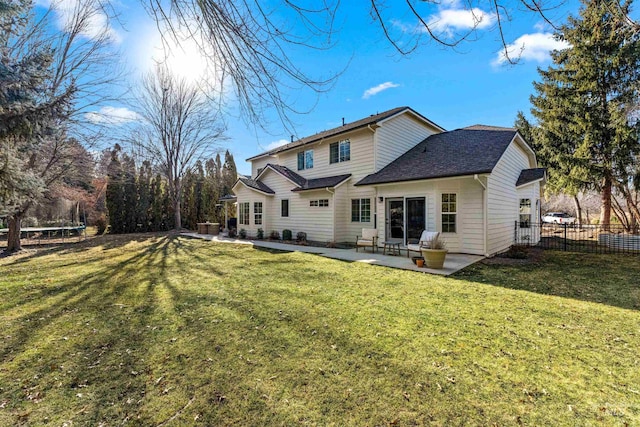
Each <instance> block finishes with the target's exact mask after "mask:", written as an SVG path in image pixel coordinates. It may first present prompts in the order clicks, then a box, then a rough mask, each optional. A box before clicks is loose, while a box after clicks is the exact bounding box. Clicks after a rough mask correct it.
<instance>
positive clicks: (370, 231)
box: [356, 228, 378, 253]
mask: <svg viewBox="0 0 640 427" xmlns="http://www.w3.org/2000/svg"><path fill="white" fill-rule="evenodd" d="M377 240H378V229H377V228H363V229H362V235H361V236H356V252H358V248H360V247H363V248H366V247H370V248H371V252H372V253H373V252H375V251H376V246H377V244H376V241H377Z"/></svg>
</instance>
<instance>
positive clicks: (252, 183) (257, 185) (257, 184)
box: [238, 177, 276, 194]
mask: <svg viewBox="0 0 640 427" xmlns="http://www.w3.org/2000/svg"><path fill="white" fill-rule="evenodd" d="M238 181H240V182H242V183H243V184H244V185H246V186H247V187H249V188H253V189H254V190H258V191H262V192H263V193H267V194H276V192H275V191H273V190H272V189H270V188H269V187H267V186H266V185H265V184H264V183H263V182H262V181H258V180H255V179H251V178H242V177H241V178H238Z"/></svg>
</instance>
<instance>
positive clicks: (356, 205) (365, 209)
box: [351, 199, 371, 222]
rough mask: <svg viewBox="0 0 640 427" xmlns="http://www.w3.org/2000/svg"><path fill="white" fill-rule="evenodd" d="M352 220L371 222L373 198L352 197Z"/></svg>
mask: <svg viewBox="0 0 640 427" xmlns="http://www.w3.org/2000/svg"><path fill="white" fill-rule="evenodd" d="M351 222H371V199H351Z"/></svg>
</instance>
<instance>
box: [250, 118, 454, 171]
mask: <svg viewBox="0 0 640 427" xmlns="http://www.w3.org/2000/svg"><path fill="white" fill-rule="evenodd" d="M406 111H410V112H411V113H413V114H414V115H416V116H417V117H420V118H421V119H422V120H424V121H425V122H427V123H429V124H430V125H432V126H433V127H435V128H437V129H440V130H443V131H444V128H442V127H440V126H438V125H437V124H435V123H433V122H432V121H431V120H429V119H427V118H426V117H424V116H423V115H422V114H420V113H418V112H416V111H415V110H413V109H412V108H410V107H397V108H393V109H391V110H387V111H384V112H382V113H378V114H372V115H371V116H369V117H365V118H363V119H360V120H356V121H355V122H351V123H345V124H344V125H343V126H338V127H335V128H333V129H329V130H325V131H322V132H318V133H316V134H314V135H311V136H307V137H304V138H301V139H299V140H297V141H294V142H291V143H289V144H286V145H283V146H280V147H278V148H274V149H273V150H269V151H265V152H264V153H261V154H258V155H256V156H253V157H249V158H248V159H247V161H251V160H254V159H257V158H259V157H263V156H271V155H273V154H277V153H282V152H283V151H288V150H292V149H294V148H298V147H302V146H303V145H307V144H311V143H313V142H317V141H320V140H321V139H324V138H330V137H333V136H337V135H340V134H343V133H346V132H350V131H353V130H356V129H360V128H364V127H367V126H369V125H373V124H375V123H378V122H381V121H383V120H386V119H389V118H391V117H393V116H395V115H397V114H400V113H404V112H406Z"/></svg>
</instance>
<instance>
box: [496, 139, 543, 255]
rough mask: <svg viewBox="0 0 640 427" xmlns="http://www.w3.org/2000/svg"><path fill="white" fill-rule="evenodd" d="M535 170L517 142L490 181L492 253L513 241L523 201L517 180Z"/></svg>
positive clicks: (511, 145)
mask: <svg viewBox="0 0 640 427" xmlns="http://www.w3.org/2000/svg"><path fill="white" fill-rule="evenodd" d="M532 167H535V165H532V164H531V161H530V159H529V156H528V155H527V154H526V153H525V151H524V150H523V149H522V148H521V147H519V146H518V145H517V144H516V143H515V142H512V143H511V144H510V145H509V147H507V149H506V150H505V152H504V154H503V155H502V158H501V159H500V160H499V161H498V164H497V165H496V166H495V168H494V169H493V172H492V173H491V175H490V176H489V179H488V182H487V204H488V206H487V210H488V214H487V217H488V240H487V250H488V252H489V254H495V253H498V252H502V251H504V250H506V249H508V248H509V247H510V246H511V245H512V244H513V241H514V227H515V223H516V221H517V220H518V209H519V204H520V198H519V197H518V192H517V190H516V181H517V180H518V177H519V176H520V172H521V171H522V170H523V169H529V168H532Z"/></svg>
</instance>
